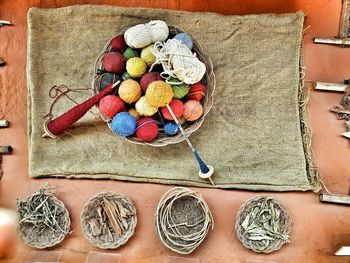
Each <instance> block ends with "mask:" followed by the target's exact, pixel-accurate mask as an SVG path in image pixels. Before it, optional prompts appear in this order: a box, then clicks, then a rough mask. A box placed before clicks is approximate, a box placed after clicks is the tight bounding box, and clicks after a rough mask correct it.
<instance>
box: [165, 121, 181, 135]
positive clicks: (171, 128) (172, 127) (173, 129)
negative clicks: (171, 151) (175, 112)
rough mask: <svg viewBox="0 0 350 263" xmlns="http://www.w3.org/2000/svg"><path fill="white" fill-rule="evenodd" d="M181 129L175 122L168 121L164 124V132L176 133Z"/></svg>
mask: <svg viewBox="0 0 350 263" xmlns="http://www.w3.org/2000/svg"><path fill="white" fill-rule="evenodd" d="M178 131H179V127H178V126H177V124H176V123H175V122H168V123H166V124H165V125H164V132H165V133H166V134H168V135H171V136H172V135H175V134H177V133H178Z"/></svg>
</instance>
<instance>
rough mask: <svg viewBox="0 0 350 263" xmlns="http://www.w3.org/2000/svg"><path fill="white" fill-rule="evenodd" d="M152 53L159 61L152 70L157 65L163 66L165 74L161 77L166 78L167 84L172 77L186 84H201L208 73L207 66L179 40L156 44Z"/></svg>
mask: <svg viewBox="0 0 350 263" xmlns="http://www.w3.org/2000/svg"><path fill="white" fill-rule="evenodd" d="M152 53H153V54H154V55H155V57H156V59H157V60H156V62H155V63H154V64H153V65H152V67H151V69H150V70H152V68H153V66H154V65H155V64H162V66H163V72H162V73H161V74H160V75H161V76H162V77H163V78H166V79H167V82H168V80H169V79H170V78H171V77H174V78H178V79H179V80H181V81H182V82H184V83H186V84H194V83H196V82H199V81H200V80H201V79H202V78H203V76H204V74H205V72H206V67H205V64H204V63H203V62H201V61H200V60H199V59H198V58H197V57H196V55H195V54H194V53H192V51H191V50H190V49H189V48H188V47H187V46H186V45H185V44H183V43H182V42H180V41H178V40H177V39H174V38H173V39H168V41H167V42H163V43H162V42H157V43H155V44H154V46H153V49H152Z"/></svg>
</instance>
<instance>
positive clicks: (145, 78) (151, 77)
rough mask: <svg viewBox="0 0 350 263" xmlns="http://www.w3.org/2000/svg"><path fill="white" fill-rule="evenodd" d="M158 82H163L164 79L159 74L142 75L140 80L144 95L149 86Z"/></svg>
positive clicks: (148, 73)
mask: <svg viewBox="0 0 350 263" xmlns="http://www.w3.org/2000/svg"><path fill="white" fill-rule="evenodd" d="M156 80H162V77H161V76H160V73H158V72H147V73H145V74H144V75H142V78H141V80H140V86H141V89H142V91H143V93H146V90H147V87H148V85H149V84H150V83H152V82H153V81H156Z"/></svg>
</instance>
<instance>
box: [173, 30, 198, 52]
mask: <svg viewBox="0 0 350 263" xmlns="http://www.w3.org/2000/svg"><path fill="white" fill-rule="evenodd" d="M174 38H175V39H177V40H179V41H181V42H182V43H183V44H185V45H186V46H187V47H188V48H189V49H190V50H191V49H192V48H193V41H192V38H191V37H190V36H189V35H188V34H186V33H180V34H177V35H176V36H175V37H174Z"/></svg>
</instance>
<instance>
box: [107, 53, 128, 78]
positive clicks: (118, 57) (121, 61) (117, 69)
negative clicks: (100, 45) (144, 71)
mask: <svg viewBox="0 0 350 263" xmlns="http://www.w3.org/2000/svg"><path fill="white" fill-rule="evenodd" d="M125 63H126V60H125V58H124V57H123V55H122V54H120V53H119V52H109V53H107V54H106V55H105V56H104V57H103V60H102V65H103V67H104V68H105V69H106V70H107V71H108V72H112V73H117V74H121V73H123V72H124V71H125Z"/></svg>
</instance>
